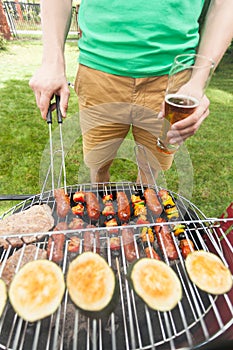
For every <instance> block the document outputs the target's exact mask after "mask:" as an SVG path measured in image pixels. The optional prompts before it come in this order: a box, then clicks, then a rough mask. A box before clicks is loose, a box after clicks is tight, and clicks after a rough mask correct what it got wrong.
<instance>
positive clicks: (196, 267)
mask: <svg viewBox="0 0 233 350" xmlns="http://www.w3.org/2000/svg"><path fill="white" fill-rule="evenodd" d="M185 265H186V269H187V272H188V275H189V278H190V279H191V281H192V282H193V283H195V284H196V285H197V287H198V288H200V289H201V290H203V291H205V292H207V293H210V294H214V295H218V294H224V293H227V292H228V291H229V290H230V289H231V288H232V275H231V272H230V270H229V269H228V268H227V267H226V266H225V265H224V264H223V262H222V260H221V259H220V258H219V257H218V256H217V255H215V254H213V253H210V252H206V251H204V250H199V251H198V250H197V251H194V252H192V253H190V254H189V255H188V256H187V258H186V260H185Z"/></svg>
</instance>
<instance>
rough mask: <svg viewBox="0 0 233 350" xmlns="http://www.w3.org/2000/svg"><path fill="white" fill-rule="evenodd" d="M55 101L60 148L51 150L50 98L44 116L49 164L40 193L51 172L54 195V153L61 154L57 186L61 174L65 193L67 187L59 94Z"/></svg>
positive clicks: (58, 185) (59, 184) (59, 185)
mask: <svg viewBox="0 0 233 350" xmlns="http://www.w3.org/2000/svg"><path fill="white" fill-rule="evenodd" d="M55 102H56V113H57V122H58V125H59V143H60V149H56V150H55V151H54V150H53V137H52V122H53V120H52V111H53V108H52V100H51V102H50V106H49V109H48V113H47V116H46V121H47V124H48V127H49V144H50V166H49V169H48V172H47V175H46V178H45V181H44V184H43V188H42V194H43V192H44V189H45V185H46V183H47V181H48V177H49V174H51V185H52V192H53V195H54V188H55V180H54V171H55V169H54V157H55V154H57V153H60V154H61V166H60V172H59V177H58V183H57V187H61V178H62V174H63V187H64V191H65V193H67V187H66V166H65V152H64V146H63V136H62V114H61V110H60V96H58V95H55Z"/></svg>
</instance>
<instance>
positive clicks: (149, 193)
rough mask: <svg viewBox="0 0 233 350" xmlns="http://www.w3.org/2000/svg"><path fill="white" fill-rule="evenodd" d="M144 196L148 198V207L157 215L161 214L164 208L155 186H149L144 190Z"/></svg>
mask: <svg viewBox="0 0 233 350" xmlns="http://www.w3.org/2000/svg"><path fill="white" fill-rule="evenodd" d="M144 197H145V199H146V205H147V207H148V208H149V209H150V210H151V211H152V212H153V213H154V214H155V215H157V216H159V215H160V214H161V213H162V211H163V208H162V206H161V204H160V202H159V200H158V197H157V195H156V193H155V191H154V190H153V188H147V189H146V190H145V191H144Z"/></svg>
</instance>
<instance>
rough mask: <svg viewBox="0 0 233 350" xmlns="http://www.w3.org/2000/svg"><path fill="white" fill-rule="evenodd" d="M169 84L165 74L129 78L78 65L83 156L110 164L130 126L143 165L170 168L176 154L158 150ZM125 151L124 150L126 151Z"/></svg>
mask: <svg viewBox="0 0 233 350" xmlns="http://www.w3.org/2000/svg"><path fill="white" fill-rule="evenodd" d="M166 86H167V76H161V77H150V78H130V77H124V76H117V75H112V74H108V73H104V72H101V71H98V70H94V69H91V68H89V67H86V66H83V65H80V66H79V70H78V73H77V77H76V81H75V91H76V93H77V95H78V99H79V113H80V125H81V130H82V135H83V152H84V161H85V163H86V165H87V166H88V167H89V168H90V169H101V168H103V167H105V166H106V165H107V167H109V166H110V164H111V162H112V161H113V159H114V158H116V156H117V152H118V149H119V147H120V146H121V145H122V142H123V141H124V140H125V138H126V136H127V134H128V133H129V130H130V129H132V135H133V138H134V141H135V143H136V144H137V145H139V148H138V149H139V152H138V154H139V156H138V157H139V163H140V167H142V168H143V167H144V166H145V162H146V163H148V162H149V164H150V166H151V167H152V168H153V169H154V170H161V169H162V170H167V169H169V167H170V166H171V164H172V161H173V156H172V155H169V154H164V153H161V152H159V151H157V149H156V146H155V145H156V139H157V137H158V135H159V132H160V129H161V125H162V120H159V119H158V118H157V115H158V112H159V111H160V110H161V105H162V102H163V100H164V94H165V89H166ZM134 141H133V140H131V141H130V142H129V141H128V142H127V144H126V146H124V147H130V146H129V145H130V144H131V143H134ZM140 146H142V147H143V148H142V147H140ZM127 152H128V150H127V149H125V152H124V150H123V154H125V155H127V154H128V153H127ZM127 157H128V156H127ZM129 157H130V158H131V156H129ZM143 163H144V164H143Z"/></svg>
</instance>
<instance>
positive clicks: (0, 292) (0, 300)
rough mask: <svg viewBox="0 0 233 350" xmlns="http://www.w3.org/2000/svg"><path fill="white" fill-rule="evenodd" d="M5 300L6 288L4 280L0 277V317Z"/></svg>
mask: <svg viewBox="0 0 233 350" xmlns="http://www.w3.org/2000/svg"><path fill="white" fill-rule="evenodd" d="M6 302H7V289H6V284H5V282H4V281H3V280H2V279H1V278H0V317H1V316H2V313H3V310H4V308H5V305H6Z"/></svg>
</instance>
